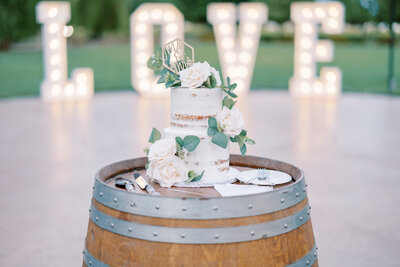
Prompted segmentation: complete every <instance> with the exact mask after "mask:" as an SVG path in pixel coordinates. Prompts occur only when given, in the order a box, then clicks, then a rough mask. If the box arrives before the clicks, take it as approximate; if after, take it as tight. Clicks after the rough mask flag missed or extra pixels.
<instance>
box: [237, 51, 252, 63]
mask: <svg viewBox="0 0 400 267" xmlns="http://www.w3.org/2000/svg"><path fill="white" fill-rule="evenodd" d="M239 60H240V62H242V63H249V62H250V60H251V56H250V54H249V53H248V52H241V53H240V54H239Z"/></svg>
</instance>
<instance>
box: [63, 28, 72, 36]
mask: <svg viewBox="0 0 400 267" xmlns="http://www.w3.org/2000/svg"><path fill="white" fill-rule="evenodd" d="M73 33H74V27H72V26H64V31H63V35H64V36H65V37H70V36H71V35H72V34H73Z"/></svg>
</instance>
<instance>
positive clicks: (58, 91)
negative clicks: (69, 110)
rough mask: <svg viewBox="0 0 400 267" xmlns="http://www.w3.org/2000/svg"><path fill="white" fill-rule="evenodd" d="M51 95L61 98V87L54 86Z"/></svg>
mask: <svg viewBox="0 0 400 267" xmlns="http://www.w3.org/2000/svg"><path fill="white" fill-rule="evenodd" d="M51 94H52V95H53V96H59V95H61V86H59V85H58V84H56V85H53V86H52V87H51Z"/></svg>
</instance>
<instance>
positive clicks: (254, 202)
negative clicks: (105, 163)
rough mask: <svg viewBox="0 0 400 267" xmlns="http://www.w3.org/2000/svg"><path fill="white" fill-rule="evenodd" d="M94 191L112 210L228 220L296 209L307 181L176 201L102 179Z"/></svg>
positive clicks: (303, 193) (170, 216) (151, 214)
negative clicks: (257, 191) (256, 191)
mask: <svg viewBox="0 0 400 267" xmlns="http://www.w3.org/2000/svg"><path fill="white" fill-rule="evenodd" d="M94 188H95V189H94V191H93V197H94V199H95V200H96V201H98V202H100V203H101V204H103V205H105V206H107V207H110V208H112V209H115V210H119V211H123V212H127V213H131V214H137V215H142V216H149V217H157V218H172V219H200V220H201V219H226V218H239V217H248V216H256V215H262V214H267V213H272V212H275V211H279V210H283V209H287V208H290V207H292V206H295V205H296V204H298V203H300V202H301V201H302V200H303V199H304V198H305V197H306V196H307V191H306V183H305V180H304V178H301V179H300V180H298V181H296V182H295V183H292V184H289V185H287V186H285V187H282V188H277V189H274V190H273V191H269V192H266V193H260V194H253V195H244V196H234V197H212V198H196V197H187V198H176V197H165V196H152V195H145V194H136V193H132V192H127V191H124V190H120V189H117V188H113V187H110V186H108V185H106V184H105V183H103V182H101V181H100V180H99V179H98V177H96V179H95V185H94Z"/></svg>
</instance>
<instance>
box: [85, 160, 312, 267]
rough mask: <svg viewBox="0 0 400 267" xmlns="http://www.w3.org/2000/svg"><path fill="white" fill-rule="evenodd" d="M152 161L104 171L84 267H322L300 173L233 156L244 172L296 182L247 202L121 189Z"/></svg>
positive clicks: (211, 193)
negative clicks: (117, 181)
mask: <svg viewBox="0 0 400 267" xmlns="http://www.w3.org/2000/svg"><path fill="white" fill-rule="evenodd" d="M146 162H147V158H136V159H133V160H127V161H122V162H117V163H114V164H111V165H109V166H106V167H104V168H102V169H101V170H100V171H99V172H98V173H97V175H96V178H95V185H94V190H93V199H92V205H91V208H90V218H89V226H88V231H87V235H86V242H85V247H84V251H83V253H84V255H83V266H146V267H147V266H163V267H168V266H174V267H175V266H229V267H231V266H251V267H253V266H318V261H317V253H316V250H317V248H316V246H315V241H314V235H313V230H312V225H311V219H310V207H309V204H308V200H307V192H306V183H305V180H304V175H303V172H302V171H301V170H300V169H298V168H296V167H294V166H292V165H290V164H288V163H285V162H280V161H276V160H271V159H266V158H260V157H252V156H240V155H231V166H234V167H236V168H238V169H246V168H267V169H272V170H278V171H282V172H285V173H288V174H289V175H291V176H292V178H293V180H292V182H290V183H288V184H285V185H283V186H280V187H276V188H274V190H273V191H270V192H266V193H260V194H253V195H246V196H235V197H221V196H220V195H219V194H218V193H217V192H216V191H215V190H214V189H213V188H172V189H173V190H169V189H165V188H160V187H158V186H157V185H154V186H155V188H156V190H157V191H159V192H160V193H161V196H152V195H148V194H137V193H132V192H127V191H125V190H121V189H118V188H116V187H114V185H113V183H114V178H115V177H116V176H117V175H118V176H130V175H131V173H130V172H132V171H133V170H142V171H143V169H144V165H145V164H146ZM183 191H185V192H183ZM188 192H189V193H188Z"/></svg>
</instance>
